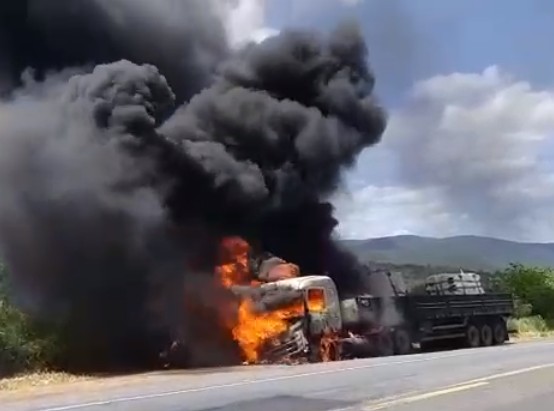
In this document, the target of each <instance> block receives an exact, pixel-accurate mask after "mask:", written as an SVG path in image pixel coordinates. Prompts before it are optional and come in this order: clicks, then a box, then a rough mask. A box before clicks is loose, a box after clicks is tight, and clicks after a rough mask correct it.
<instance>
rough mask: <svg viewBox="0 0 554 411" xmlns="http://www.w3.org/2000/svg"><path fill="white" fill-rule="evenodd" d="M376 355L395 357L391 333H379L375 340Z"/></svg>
mask: <svg viewBox="0 0 554 411" xmlns="http://www.w3.org/2000/svg"><path fill="white" fill-rule="evenodd" d="M375 355H376V356H377V357H389V356H391V355H394V339H393V337H392V334H391V333H390V332H383V333H379V334H378V335H377V336H376V338H375Z"/></svg>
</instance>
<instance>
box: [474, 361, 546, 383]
mask: <svg viewBox="0 0 554 411" xmlns="http://www.w3.org/2000/svg"><path fill="white" fill-rule="evenodd" d="M552 367H554V363H547V364H541V365H535V366H534V367H527V368H521V369H519V370H514V371H507V372H502V373H499V374H493V375H490V376H488V377H482V378H476V379H474V380H470V381H466V384H472V383H479V382H490V381H494V380H498V379H501V378H508V377H513V376H515V375H520V374H526V373H530V372H533V371H539V370H544V369H546V368H552Z"/></svg>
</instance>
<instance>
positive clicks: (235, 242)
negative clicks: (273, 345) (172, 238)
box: [216, 237, 304, 363]
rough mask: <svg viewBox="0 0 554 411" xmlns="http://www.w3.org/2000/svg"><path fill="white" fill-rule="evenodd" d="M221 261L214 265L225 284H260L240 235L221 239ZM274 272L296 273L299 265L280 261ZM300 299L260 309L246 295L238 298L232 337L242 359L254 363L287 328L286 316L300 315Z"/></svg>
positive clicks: (284, 275) (301, 305) (283, 273)
mask: <svg viewBox="0 0 554 411" xmlns="http://www.w3.org/2000/svg"><path fill="white" fill-rule="evenodd" d="M221 251H222V255H221V258H222V264H221V265H219V266H218V267H217V268H216V273H217V275H218V277H219V281H220V282H221V284H222V285H223V286H224V287H226V288H231V287H232V286H235V285H249V286H253V287H256V286H259V285H260V282H259V281H257V280H254V279H253V276H252V273H251V272H250V268H249V264H248V254H249V252H250V246H249V244H248V243H247V242H246V241H245V240H243V239H242V238H237V237H228V238H225V239H224V240H223V241H222V244H221ZM274 271H275V273H276V276H278V277H280V278H281V279H282V278H292V277H295V276H297V275H298V267H297V266H295V265H294V264H282V265H279V266H277V267H275V269H274ZM303 312H304V306H303V303H302V301H301V300H300V301H296V302H293V303H291V304H290V305H289V306H286V307H283V308H279V309H276V310H273V311H271V312H263V313H259V312H257V311H256V310H255V307H254V304H253V303H252V301H250V300H248V299H244V300H242V301H241V302H240V306H239V310H238V316H237V321H236V323H235V324H233V326H232V333H233V337H234V338H235V340H236V341H237V343H238V344H239V347H240V348H241V350H242V353H243V355H244V357H245V360H246V361H247V362H248V363H256V362H258V361H259V360H260V353H261V350H262V348H263V346H264V344H265V343H266V342H267V341H269V340H271V339H272V338H275V337H277V336H278V335H279V334H281V333H282V332H284V331H286V330H287V327H288V322H287V320H288V319H290V318H292V317H295V316H299V315H302V314H303Z"/></svg>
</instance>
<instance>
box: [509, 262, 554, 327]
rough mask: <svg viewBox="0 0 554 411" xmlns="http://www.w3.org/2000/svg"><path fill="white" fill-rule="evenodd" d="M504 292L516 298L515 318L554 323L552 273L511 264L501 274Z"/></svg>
mask: <svg viewBox="0 0 554 411" xmlns="http://www.w3.org/2000/svg"><path fill="white" fill-rule="evenodd" d="M501 278H502V280H501V281H502V287H503V289H504V291H507V292H510V293H512V294H513V295H514V296H515V298H516V316H517V317H528V316H534V317H535V316H540V317H541V318H542V319H543V320H544V321H545V322H546V323H547V324H552V323H553V322H554V271H553V270H552V269H550V268H540V267H526V266H523V265H520V264H512V265H510V267H508V268H507V269H506V270H505V271H504V272H502V273H501Z"/></svg>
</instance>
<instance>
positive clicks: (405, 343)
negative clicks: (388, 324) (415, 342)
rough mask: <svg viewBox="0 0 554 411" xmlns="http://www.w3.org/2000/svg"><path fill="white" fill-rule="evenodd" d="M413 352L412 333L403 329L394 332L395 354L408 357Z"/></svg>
mask: <svg viewBox="0 0 554 411" xmlns="http://www.w3.org/2000/svg"><path fill="white" fill-rule="evenodd" d="M411 352H412V338H411V336H410V333H409V332H408V331H407V330H405V329H403V328H401V329H398V330H396V331H395V332H394V353H395V354H396V355H406V354H410V353H411Z"/></svg>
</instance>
